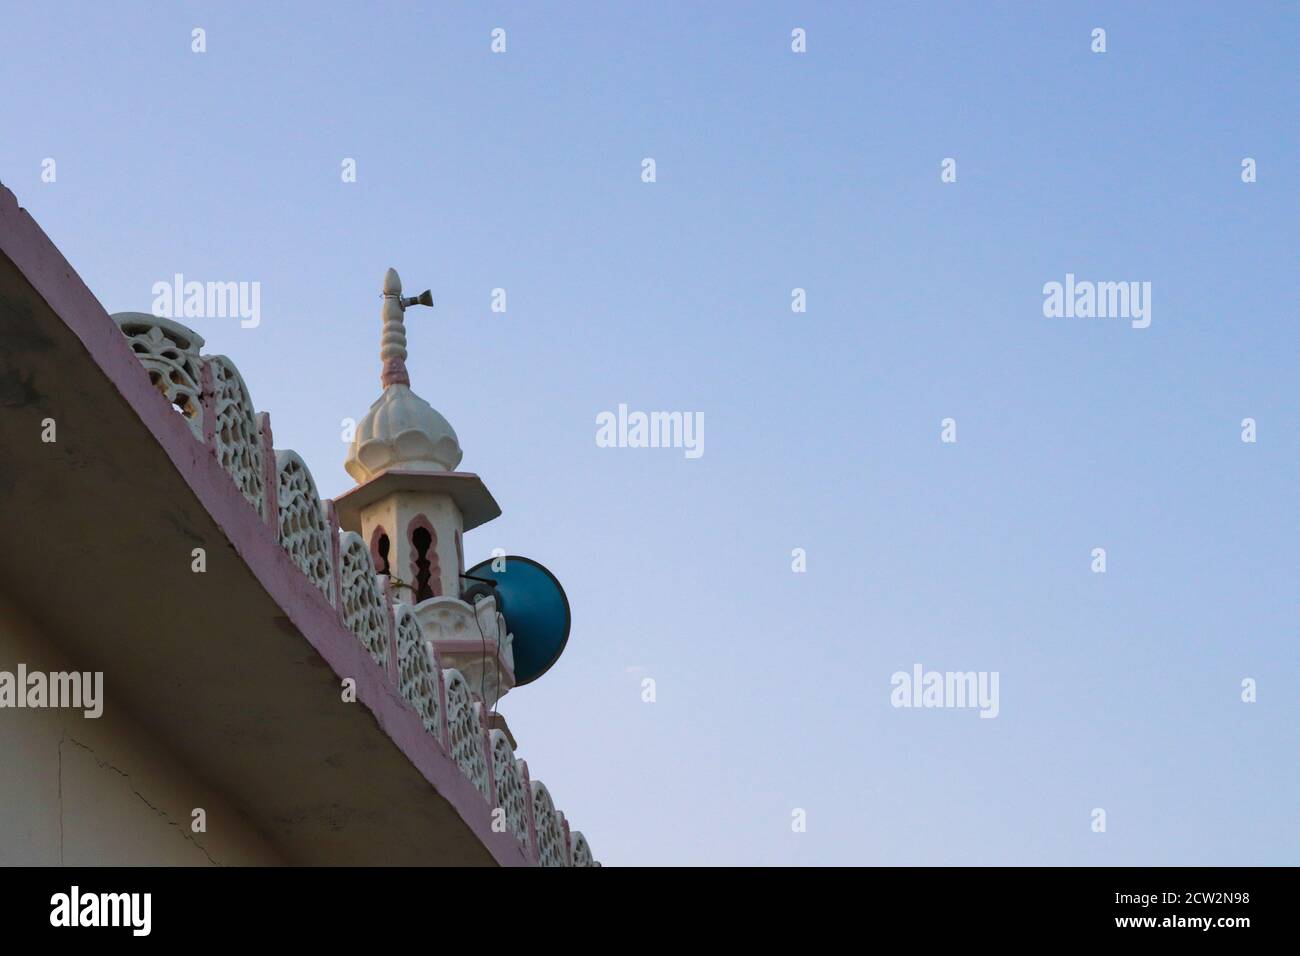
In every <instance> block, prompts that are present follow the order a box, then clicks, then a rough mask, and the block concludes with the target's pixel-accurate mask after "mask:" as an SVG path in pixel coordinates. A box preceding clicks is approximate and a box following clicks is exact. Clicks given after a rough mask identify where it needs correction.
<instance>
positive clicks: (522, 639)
mask: <svg viewBox="0 0 1300 956" xmlns="http://www.w3.org/2000/svg"><path fill="white" fill-rule="evenodd" d="M494 562H495V563H496V564H497V565H498V566H499V567H501V568H502V570H500V571H494V570H492V565H493V563H494ZM464 576H465V578H467V579H468V580H469V582H470V584H469V587H467V588H466V589H465V599H466V600H467V601H469V603H470V604H473V603H474V599H475V597H476V596H477V595H478V594H482V593H492V592H495V593H496V597H497V609H498V610H499V611H500V612H501V615H502V616H503V617H504V618H505V619H506V629H507V630H508V631H510V633H511V634H513V635H514V654H515V686H516V687H522V686H523V685H524V684H531V683H532V682H533V681H535V680H537V678H539V677H541V676H542V675H543V674H545V673H546V672H547V671H548V670H550V669H551V665H552V664H554V663H555V662H556V661H557V660H559V659H560V655H561V654H562V653H564V645H566V644H567V643H569V626H570V625H571V624H572V623H573V619H572V617H571V616H570V614H569V599H568V597H566V596H565V594H564V588H562V587H560V582H559V581H557V580H556V578H555V575H554V574H552V573H551V572H550V571H548V570H546V568H545V567H543V566H542V565H540V564H538V563H537V562H536V561H534V560H533V559H532V558H521V557H518V556H517V555H513V554H512V555H507V556H506V557H504V558H489V559H488V560H486V561H482V562H480V563H478V564H476V565H474V567H472V568H470V569H469V570H468V571H466V572H465V575H464ZM489 582H490V583H489Z"/></svg>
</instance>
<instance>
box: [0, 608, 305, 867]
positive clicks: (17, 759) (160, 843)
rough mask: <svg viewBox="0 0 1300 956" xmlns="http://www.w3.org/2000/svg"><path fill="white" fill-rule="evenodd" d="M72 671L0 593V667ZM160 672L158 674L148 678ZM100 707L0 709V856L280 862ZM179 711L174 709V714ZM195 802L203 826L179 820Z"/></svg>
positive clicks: (85, 862)
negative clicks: (92, 710)
mask: <svg viewBox="0 0 1300 956" xmlns="http://www.w3.org/2000/svg"><path fill="white" fill-rule="evenodd" d="M20 662H21V663H23V664H26V666H27V670H28V672H32V671H41V672H45V673H51V672H58V671H73V670H84V669H85V668H81V667H78V665H77V662H76V661H72V660H67V659H65V658H63V656H62V655H61V654H60V653H58V652H57V650H56V649H55V648H54V647H53V646H52V645H51V644H50V643H49V642H47V641H45V640H43V639H42V638H41V636H40V634H39V631H38V629H37V628H36V626H35V625H34V624H33V623H32V622H31V621H30V619H28V618H27V617H25V616H24V615H23V614H21V613H20V612H19V611H18V609H17V608H16V607H15V606H14V605H13V603H12V602H11V601H9V600H8V599H7V598H6V596H4V595H0V671H7V672H9V673H11V674H16V673H17V670H18V665H19V663H20ZM159 678H160V679H165V677H164V676H163V675H159ZM103 701H104V705H103V714H102V716H100V717H99V718H97V719H89V718H87V717H86V716H84V714H83V712H82V711H81V710H78V709H53V708H45V709H28V708H23V709H15V708H12V707H0V865H4V866H13V865H36V866H58V865H61V864H66V865H69V866H95V865H103V864H114V865H165V866H214V865H245V866H248V865H258V864H271V865H273V864H279V863H281V862H283V861H282V860H281V859H280V858H279V857H278V856H277V854H276V852H275V851H274V849H273V848H272V847H271V846H270V845H269V844H268V843H267V842H266V841H265V840H264V839H263V838H262V837H261V836H259V835H258V834H257V833H256V832H255V831H254V830H252V829H251V828H250V827H249V826H248V825H247V824H246V823H245V822H244V820H243V819H242V818H241V817H240V816H239V815H238V814H237V813H236V812H235V811H234V810H233V809H232V808H231V807H230V806H229V805H227V804H226V803H225V801H224V800H222V799H221V798H220V797H218V795H217V794H216V793H215V792H214V791H213V790H211V789H210V788H208V787H206V786H204V785H203V784H201V783H200V782H199V781H197V780H196V779H194V778H193V776H192V775H191V774H190V773H189V772H188V771H186V769H185V768H184V767H182V766H181V765H180V764H178V763H177V762H176V761H175V760H174V759H173V758H172V757H171V756H170V755H169V754H168V753H167V752H166V751H164V750H163V749H162V748H161V747H160V746H158V745H157V744H156V743H155V741H154V740H153V739H152V737H151V735H150V734H149V733H148V732H147V731H146V730H144V729H143V728H142V727H141V726H140V725H139V724H137V723H136V722H135V721H134V720H133V719H132V718H131V717H130V716H129V715H128V714H127V713H125V712H124V711H123V710H122V709H121V708H120V707H115V706H114V696H113V676H112V673H111V672H109V673H106V674H105V675H104V682H103ZM177 719H178V720H183V719H184V718H183V715H180V714H178V715H177ZM198 808H201V809H203V810H204V811H206V816H207V821H206V823H207V832H205V833H195V832H193V830H192V828H191V823H192V820H193V816H192V814H193V811H194V810H195V809H198Z"/></svg>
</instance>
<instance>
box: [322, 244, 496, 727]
mask: <svg viewBox="0 0 1300 956" xmlns="http://www.w3.org/2000/svg"><path fill="white" fill-rule="evenodd" d="M432 304H433V301H432V299H431V298H430V296H429V293H427V292H426V293H424V294H422V295H420V296H415V297H412V298H406V299H404V298H402V283H401V279H399V278H398V275H397V272H396V271H394V270H393V269H389V270H388V272H386V273H385V274H384V284H383V305H382V307H381V310H380V318H381V319H382V321H383V332H382V334H381V337H380V349H379V357H380V360H381V363H382V365H381V371H380V376H379V381H380V384H381V385H382V386H383V392H382V393H381V394H380V396H379V398H378V399H376V400H375V402H374V404H372V405H371V406H370V411H368V412H367V413H366V416H365V417H364V418H363V419H362V420H361V421H360V423H359V424H358V425H357V429H356V435H355V437H354V438H353V440H352V444H351V446H350V447H349V448H348V455H347V459H346V461H345V462H344V467H345V468H347V470H348V474H350V475H351V476H352V477H353V478H354V479H356V482H357V486H356V487H355V488H353V489H351V490H350V491H348V492H347V493H345V494H344V495H342V496H341V497H339V498H338V499H337V500H336V501H335V506H336V508H337V509H338V515H339V525H340V527H342V528H343V530H345V531H355V532H357V533H358V534H360V535H361V537H362V538H363V539H364V540H365V541H366V544H367V545H368V547H369V549H370V557H371V560H372V561H374V564H375V570H376V571H377V572H378V573H379V574H382V575H387V576H388V578H389V589H390V591H391V593H392V594H393V600H394V601H396V602H399V603H403V604H413V605H415V611H416V616H417V617H418V618H419V619H420V623H421V625H422V627H423V629H424V633H425V636H426V637H428V638H429V639H430V640H432V641H433V642H434V644H435V646H437V647H438V649H439V654H440V657H441V658H442V659H443V661H444V664H445V665H446V666H453V667H457V668H459V669H460V670H461V671H462V672H463V673H464V674H465V676H466V679H467V680H468V681H469V682H470V685H471V686H472V687H473V688H474V689H475V690H478V689H479V688H480V687H482V688H483V691H484V696H485V697H486V698H488V702H489V704H490V703H492V702H494V701H495V700H496V699H498V698H499V697H500V696H501V695H502V694H504V693H505V692H506V691H507V690H508V689H509V688H510V686H512V685H513V683H514V679H513V676H512V674H511V673H510V671H511V669H512V668H513V663H514V659H513V654H512V653H510V640H509V635H508V634H506V633H505V626H504V621H503V620H502V619H501V618H500V615H499V614H498V613H497V610H496V605H495V602H494V601H493V600H492V599H491V598H486V599H480V601H479V603H478V604H477V606H476V607H475V608H471V607H470V606H469V605H468V604H466V603H465V602H464V601H462V600H461V599H460V597H461V593H462V591H463V588H462V578H461V575H462V574H463V573H464V571H465V557H464V547H463V544H462V541H461V538H462V535H463V534H464V533H465V532H466V531H469V530H471V529H473V528H476V527H478V526H479V525H481V524H483V523H485V522H487V521H491V520H492V519H493V518H495V517H497V516H498V515H500V514H501V509H500V507H498V505H497V503H496V501H495V500H494V499H493V498H492V495H491V493H490V492H489V491H488V490H487V487H486V486H485V485H484V484H483V481H482V479H480V478H479V477H478V475H475V474H470V473H469V472H459V471H456V467H457V465H459V464H460V460H461V456H462V452H461V448H460V441H459V440H458V439H457V437H456V432H455V430H453V429H452V427H451V424H450V423H449V422H448V421H447V419H445V418H444V417H443V416H442V415H440V414H439V413H438V412H437V411H435V410H434V408H433V407H432V406H431V405H429V403H428V402H426V401H425V400H424V399H422V398H421V397H420V396H419V395H416V394H415V392H413V391H412V390H411V379H410V375H409V374H408V372H407V369H406V357H407V351H406V324H405V312H406V309H407V308H408V307H410V306H412V305H432ZM476 618H477V620H476ZM485 646H486V648H487V658H486V659H485V654H484V648H485ZM498 647H500V648H501V651H500V652H499V653H496V660H495V661H493V659H492V657H493V654H494V652H495V651H496V649H497V648H498ZM489 689H490V690H491V692H490V693H489Z"/></svg>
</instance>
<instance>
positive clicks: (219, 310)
mask: <svg viewBox="0 0 1300 956" xmlns="http://www.w3.org/2000/svg"><path fill="white" fill-rule="evenodd" d="M151 291H152V293H153V297H154V300H153V310H152V311H153V314H154V315H156V316H158V318H160V319H182V318H184V319H239V326H240V328H244V329H255V328H257V327H258V325H260V324H261V322H262V283H260V282H193V281H191V282H186V281H185V276H183V275H182V274H181V273H179V272H178V273H176V274H175V275H174V276H172V281H171V282H161V281H160V282H155V283H154V284H153V288H152V290H151Z"/></svg>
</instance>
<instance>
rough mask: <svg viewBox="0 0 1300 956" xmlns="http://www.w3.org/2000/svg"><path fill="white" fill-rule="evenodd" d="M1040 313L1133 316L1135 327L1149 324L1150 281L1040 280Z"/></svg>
mask: <svg viewBox="0 0 1300 956" xmlns="http://www.w3.org/2000/svg"><path fill="white" fill-rule="evenodd" d="M1043 315H1045V316H1047V318H1049V319H1061V318H1065V319H1074V318H1079V319H1132V320H1133V321H1132V323H1131V324H1132V326H1133V328H1135V329H1145V328H1146V327H1147V326H1149V325H1150V324H1151V283H1150V282H1091V281H1089V280H1086V279H1085V280H1081V281H1079V280H1076V279H1075V278H1074V273H1073V272H1067V273H1066V274H1065V282H1064V283H1061V282H1046V283H1044V284H1043Z"/></svg>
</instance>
